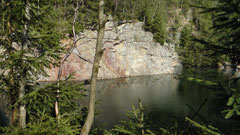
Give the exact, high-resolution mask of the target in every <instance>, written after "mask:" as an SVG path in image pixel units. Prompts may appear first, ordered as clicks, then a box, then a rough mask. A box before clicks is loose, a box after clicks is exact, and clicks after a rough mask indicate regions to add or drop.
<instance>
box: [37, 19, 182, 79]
mask: <svg viewBox="0 0 240 135" xmlns="http://www.w3.org/2000/svg"><path fill="white" fill-rule="evenodd" d="M142 26H143V23H141V22H135V23H125V24H122V25H120V26H117V27H115V25H114V23H113V22H108V23H107V24H106V31H105V35H104V41H103V44H104V45H103V46H104V51H103V55H102V58H101V63H100V69H99V74H98V77H99V78H100V79H106V78H116V77H127V76H138V75H150V74H161V73H174V72H175V71H176V69H179V67H181V64H180V62H179V59H178V55H177V53H176V52H175V51H174V45H168V44H165V45H163V46H162V45H160V44H159V43H155V42H154V41H153V35H152V34H151V33H150V32H145V31H144V30H143V29H142ZM79 38H80V40H79V41H78V42H77V47H76V48H75V49H74V51H73V53H72V54H71V55H70V57H69V58H68V59H67V61H66V62H65V64H64V65H63V76H66V75H69V74H70V73H71V72H75V79H76V80H85V79H89V78H90V77H91V70H92V63H93V58H94V53H95V46H96V38H97V31H85V32H83V33H80V37H79ZM65 44H67V42H65ZM57 71H58V68H52V69H50V70H48V71H47V72H48V74H49V75H50V77H48V78H43V77H42V78H40V80H41V81H55V80H56V78H57Z"/></svg>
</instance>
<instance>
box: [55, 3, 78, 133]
mask: <svg viewBox="0 0 240 135" xmlns="http://www.w3.org/2000/svg"><path fill="white" fill-rule="evenodd" d="M78 9H79V2H77V7H76V8H75V11H74V19H73V25H72V32H73V38H74V39H73V45H72V47H71V48H70V50H69V51H68V53H67V54H66V55H65V56H64V57H63V59H62V60H61V62H60V66H59V69H58V76H57V86H58V87H59V85H60V80H61V76H62V67H63V64H64V62H65V61H66V60H67V58H68V57H69V56H70V55H71V53H72V52H73V50H74V48H75V47H76V44H77V41H78V39H77V36H76V32H75V23H76V19H77V14H78ZM59 92H60V89H57V91H56V93H57V94H56V101H55V115H56V120H57V127H58V128H59V119H60V113H59V112H60V110H59Z"/></svg>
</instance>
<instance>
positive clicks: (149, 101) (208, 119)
mask: <svg viewBox="0 0 240 135" xmlns="http://www.w3.org/2000/svg"><path fill="white" fill-rule="evenodd" d="M202 71H204V70H199V71H197V72H196V70H193V73H191V74H190V76H192V77H203V78H205V79H207V80H210V81H221V80H225V79H226V78H227V76H226V75H224V74H222V73H221V72H220V73H219V72H217V70H215V69H214V70H207V71H204V72H202ZM184 76H185V77H184ZM186 76H189V72H184V73H182V75H176V74H160V75H148V76H138V77H128V78H117V79H108V80H99V81H98V83H97V105H96V110H97V115H96V117H95V123H94V125H93V127H94V128H96V127H101V128H104V129H111V128H113V127H114V125H115V124H119V122H120V121H122V120H127V117H126V115H125V114H126V112H128V111H130V110H131V109H132V105H134V106H135V107H138V100H139V99H141V101H142V104H143V106H144V107H145V110H146V114H145V115H146V116H147V117H148V118H149V120H150V121H152V123H153V124H154V125H156V126H157V127H159V128H160V127H163V126H166V125H168V124H171V125H173V123H174V122H175V120H177V121H178V122H180V123H179V124H181V122H183V121H184V117H185V116H188V117H190V118H191V117H193V116H194V118H193V120H195V121H197V122H199V123H205V124H210V125H213V126H215V127H217V128H218V129H220V131H222V132H223V133H225V134H231V135H234V134H236V132H235V129H236V127H237V126H239V123H237V122H236V121H234V120H225V119H224V115H223V114H222V113H221V111H222V110H223V108H222V105H221V104H219V102H218V100H216V99H218V98H219V97H218V96H216V94H217V93H218V91H216V90H213V89H210V88H208V87H206V86H203V85H201V84H199V83H197V82H193V81H189V80H187V77H186ZM0 102H1V104H0V125H5V124H6V122H7V121H8V119H7V117H6V115H5V113H3V112H6V109H7V106H6V103H4V102H5V101H4V100H3V99H1V98H0ZM84 104H87V99H86V100H85V101H84ZM224 104H225V103H224ZM196 112H198V113H197V114H196Z"/></svg>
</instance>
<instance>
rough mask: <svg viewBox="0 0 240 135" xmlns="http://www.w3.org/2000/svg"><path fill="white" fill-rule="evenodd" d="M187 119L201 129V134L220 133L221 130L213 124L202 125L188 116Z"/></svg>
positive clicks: (218, 134)
mask: <svg viewBox="0 0 240 135" xmlns="http://www.w3.org/2000/svg"><path fill="white" fill-rule="evenodd" d="M185 119H186V121H187V122H189V123H190V124H192V125H193V126H194V127H197V128H199V129H201V133H199V134H205V135H209V134H210V135H220V133H219V130H218V129H217V128H215V127H213V126H211V125H208V126H205V125H204V124H203V125H201V124H199V123H197V122H196V121H193V120H191V119H189V118H188V117H185Z"/></svg>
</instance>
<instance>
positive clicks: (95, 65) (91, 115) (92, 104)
mask: <svg viewBox="0 0 240 135" xmlns="http://www.w3.org/2000/svg"><path fill="white" fill-rule="evenodd" d="M98 18H99V29H98V37H97V44H96V50H95V56H94V63H93V67H92V76H91V86H90V97H89V105H88V115H87V119H86V121H85V123H84V125H83V128H82V130H81V135H88V134H89V131H90V129H91V126H92V123H93V119H94V109H95V100H96V97H95V95H96V83H97V75H98V68H99V64H100V59H101V56H102V53H103V50H102V41H103V36H104V29H105V23H106V20H107V19H106V16H105V15H104V0H100V2H99V16H98Z"/></svg>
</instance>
